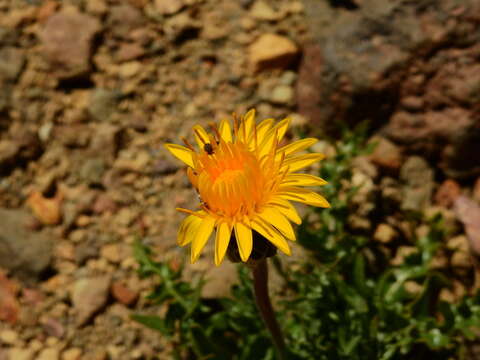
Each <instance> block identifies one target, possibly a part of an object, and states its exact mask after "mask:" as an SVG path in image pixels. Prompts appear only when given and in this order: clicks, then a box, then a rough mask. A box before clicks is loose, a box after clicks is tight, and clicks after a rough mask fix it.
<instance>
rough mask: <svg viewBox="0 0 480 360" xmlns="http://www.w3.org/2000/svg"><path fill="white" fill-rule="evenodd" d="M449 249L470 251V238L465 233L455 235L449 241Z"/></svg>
mask: <svg viewBox="0 0 480 360" xmlns="http://www.w3.org/2000/svg"><path fill="white" fill-rule="evenodd" d="M447 248H448V249H449V250H458V251H463V252H468V239H467V237H466V236H465V235H458V236H454V237H452V238H451V239H449V240H448V241H447Z"/></svg>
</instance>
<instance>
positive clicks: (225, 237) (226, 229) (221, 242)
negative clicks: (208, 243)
mask: <svg viewBox="0 0 480 360" xmlns="http://www.w3.org/2000/svg"><path fill="white" fill-rule="evenodd" d="M231 233H232V227H231V226H230V225H229V224H228V223H226V222H222V223H220V225H218V226H217V236H216V237H215V265H217V266H218V265H220V264H221V263H222V260H223V258H224V257H225V253H226V252H227V248H228V243H229V242H230V236H231Z"/></svg>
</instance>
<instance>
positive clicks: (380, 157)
mask: <svg viewBox="0 0 480 360" xmlns="http://www.w3.org/2000/svg"><path fill="white" fill-rule="evenodd" d="M371 141H372V142H376V143H377V146H375V149H374V150H373V152H372V154H371V155H370V160H371V161H372V162H373V163H374V164H376V165H377V166H379V167H382V168H385V169H388V170H394V171H397V170H398V169H400V166H401V164H402V153H401V151H400V148H399V147H398V146H397V145H395V144H394V143H393V142H391V141H390V140H388V139H386V138H384V137H379V136H377V137H374V138H373V139H372V140H371Z"/></svg>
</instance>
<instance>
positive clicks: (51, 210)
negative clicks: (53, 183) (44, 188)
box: [27, 191, 63, 225]
mask: <svg viewBox="0 0 480 360" xmlns="http://www.w3.org/2000/svg"><path fill="white" fill-rule="evenodd" d="M62 199H63V196H62V195H61V194H60V192H58V193H57V195H56V196H55V197H54V198H51V199H50V198H46V197H44V196H43V195H42V194H41V193H40V192H39V191H34V192H33V193H32V194H31V195H30V196H29V197H28V199H27V204H28V206H29V207H30V209H32V212H33V214H34V215H35V217H36V218H37V219H38V220H40V221H41V222H42V224H44V225H56V224H58V223H59V222H60V219H61V213H60V206H61V202H62Z"/></svg>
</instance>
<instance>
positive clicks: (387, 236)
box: [373, 224, 397, 244]
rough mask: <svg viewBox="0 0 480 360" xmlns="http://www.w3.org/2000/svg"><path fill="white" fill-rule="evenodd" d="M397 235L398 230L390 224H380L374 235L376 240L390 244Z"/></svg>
mask: <svg viewBox="0 0 480 360" xmlns="http://www.w3.org/2000/svg"><path fill="white" fill-rule="evenodd" d="M396 235H397V232H396V231H395V229H394V228H393V227H391V226H390V225H388V224H379V225H378V226H377V229H376V230H375V233H374V235H373V238H374V240H377V241H379V242H381V243H383V244H388V243H389V242H391V241H392V240H393V239H394V238H395V237H396Z"/></svg>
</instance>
